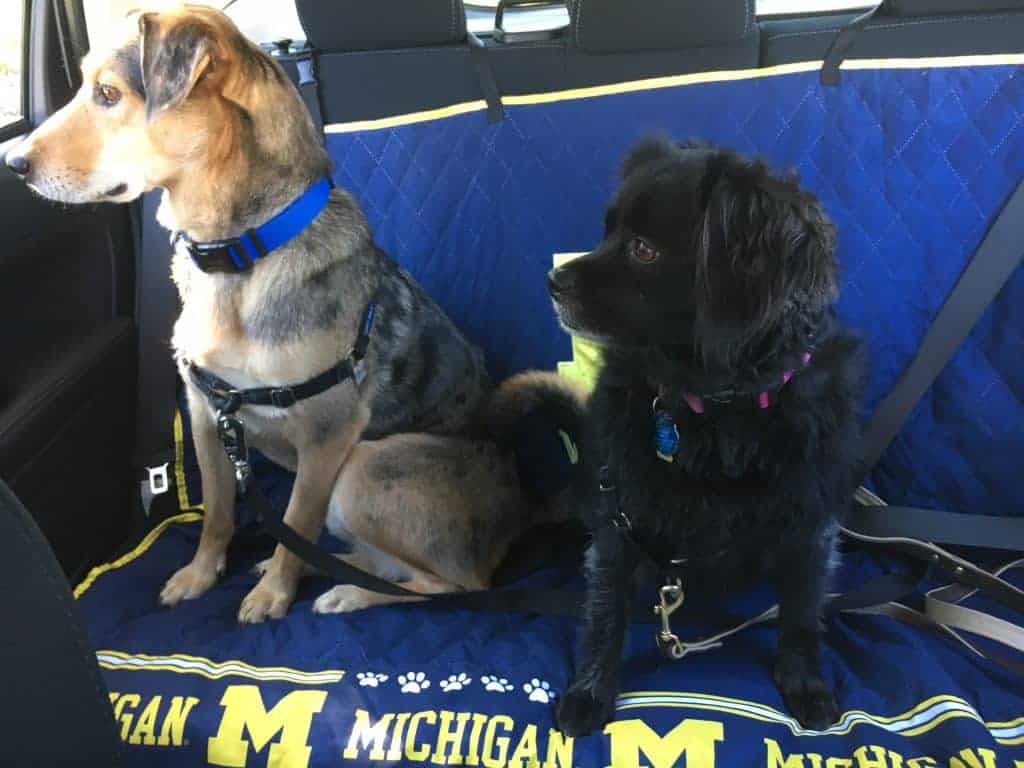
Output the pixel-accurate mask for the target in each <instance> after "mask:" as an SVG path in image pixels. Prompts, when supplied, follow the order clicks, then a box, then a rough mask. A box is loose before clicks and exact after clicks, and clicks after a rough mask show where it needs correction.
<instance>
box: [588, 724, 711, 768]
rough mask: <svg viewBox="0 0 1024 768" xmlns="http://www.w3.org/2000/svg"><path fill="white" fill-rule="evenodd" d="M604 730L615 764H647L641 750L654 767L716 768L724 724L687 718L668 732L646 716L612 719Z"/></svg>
mask: <svg viewBox="0 0 1024 768" xmlns="http://www.w3.org/2000/svg"><path fill="white" fill-rule="evenodd" d="M604 732H605V733H607V734H608V736H609V737H610V740H611V744H610V746H611V753H612V766H613V767H614V768H643V767H644V766H646V765H647V764H646V763H641V762H640V753H641V752H643V754H644V755H645V756H646V757H647V759H648V760H649V761H650V766H651V768H675V766H681V765H685V766H686V768H715V744H717V743H718V742H720V741H722V739H723V738H724V736H723V732H724V729H723V727H722V724H721V723H716V722H713V721H709V720H683V721H682V722H681V723H679V725H677V726H676V727H675V728H673V729H672V730H671V731H669V732H668V733H666V734H665V735H664V736H659V735H658V734H657V733H655V732H654V731H653V730H651V727H650V726H649V725H647V723H645V722H644V721H643V720H620V721H617V722H613V723H609V724H608V725H607V726H606V727H605V729H604ZM684 755H685V756H686V762H685V763H683V762H682V757H683V756H684Z"/></svg>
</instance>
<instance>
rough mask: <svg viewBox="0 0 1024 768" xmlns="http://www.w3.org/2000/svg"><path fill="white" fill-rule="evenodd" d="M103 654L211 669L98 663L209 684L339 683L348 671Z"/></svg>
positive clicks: (199, 658) (185, 657)
mask: <svg viewBox="0 0 1024 768" xmlns="http://www.w3.org/2000/svg"><path fill="white" fill-rule="evenodd" d="M100 654H102V655H105V656H113V657H115V658H118V659H124V660H125V661H128V662H131V661H133V660H135V659H139V660H141V661H146V662H154V661H155V662H160V661H167V662H171V661H174V660H179V661H185V662H195V663H201V664H205V665H207V666H209V667H212V668H213V670H214V671H212V672H211V671H210V670H206V669H196V668H192V669H187V668H183V667H181V666H177V665H175V664H171V663H165V664H160V663H157V664H152V663H148V664H144V665H139V666H136V667H132V666H128V665H121V664H114V663H111V662H108V661H105V660H102V659H100V660H99V665H100V666H101V667H103V668H104V669H110V670H118V671H128V672H173V673H175V674H179V675H198V676H200V677H205V678H207V679H208V680H217V679H220V678H222V677H229V676H232V675H233V676H238V677H249V678H252V679H254V680H270V679H278V680H285V681H288V682H295V683H309V684H323V683H331V682H339V681H340V680H341V679H342V678H343V677H344V676H345V670H343V669H324V670H320V671H318V672H304V671H302V670H299V669H292V668H290V667H257V666H253V665H252V664H246V663H245V662H244V661H238V660H236V659H228V660H225V661H214V660H213V659H207V658H205V657H202V656H189V655H187V654H183V653H175V654H169V655H163V656H151V655H149V654H145V653H134V654H129V653H123V652H121V651H109V650H102V651H97V655H100ZM228 667H237V669H229V668H228Z"/></svg>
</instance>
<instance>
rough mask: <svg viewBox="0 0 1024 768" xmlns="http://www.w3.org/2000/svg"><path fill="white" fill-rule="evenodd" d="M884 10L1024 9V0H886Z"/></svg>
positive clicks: (917, 12)
mask: <svg viewBox="0 0 1024 768" xmlns="http://www.w3.org/2000/svg"><path fill="white" fill-rule="evenodd" d="M883 11H884V12H885V13H886V14H888V15H890V16H939V15H942V14H946V13H987V12H991V11H1024V0H886V3H885V7H884V8H883Z"/></svg>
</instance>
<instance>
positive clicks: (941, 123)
mask: <svg viewBox="0 0 1024 768" xmlns="http://www.w3.org/2000/svg"><path fill="white" fill-rule="evenodd" d="M506 112H507V119H506V120H504V121H503V122H501V123H498V124H495V125H489V124H487V123H486V121H485V118H484V115H483V113H472V114H468V115H462V116H458V117H453V118H448V119H443V120H437V121H433V122H427V123H419V124H414V125H407V126H402V127H397V128H389V129H382V130H376V131H363V132H359V133H352V134H330V135H329V136H328V146H329V148H330V151H331V153H332V156H333V157H334V159H335V161H336V165H337V167H336V172H335V180H336V181H337V182H338V183H339V184H341V185H343V186H345V187H347V188H349V189H351V190H352V191H353V192H354V193H355V194H356V196H357V197H358V199H359V200H360V202H361V203H362V204H363V205H364V207H365V209H366V212H367V215H368V216H369V218H370V221H371V224H372V225H373V227H374V228H375V231H376V235H377V238H378V242H379V243H380V244H381V245H382V246H383V247H384V248H385V249H386V250H388V251H389V252H390V253H391V254H392V255H393V256H394V257H395V258H396V259H398V260H399V261H400V262H401V263H402V264H403V265H404V266H406V267H407V268H408V269H410V271H412V272H413V274H414V275H415V276H416V277H417V278H418V279H419V280H421V281H422V282H423V284H424V285H425V286H426V287H427V289H428V290H429V291H430V292H431V293H432V294H433V295H434V296H436V297H437V298H438V299H439V301H440V302H441V303H442V305H443V306H444V307H445V308H446V309H447V310H448V311H449V312H450V313H451V315H452V316H453V318H454V319H455V320H456V322H457V323H459V325H460V326H462V327H463V328H465V329H466V331H467V332H468V333H469V335H470V336H471V337H472V338H473V339H474V340H475V341H477V342H478V343H480V344H481V345H482V346H483V347H484V348H485V350H486V352H487V354H488V357H489V359H490V361H491V364H492V368H493V371H494V373H495V374H496V375H499V376H503V375H506V374H508V373H510V372H513V371H516V370H520V369H523V368H526V367H531V366H543V367H547V368H550V367H553V366H554V365H555V363H556V362H557V361H558V360H560V359H566V358H567V357H568V355H569V342H568V339H567V338H566V336H565V334H564V333H562V332H561V331H560V330H559V329H558V327H557V325H556V323H555V320H554V316H553V314H552V311H551V307H550V302H549V300H548V298H547V294H546V290H545V281H544V274H545V273H546V272H547V270H548V269H549V268H550V264H551V255H552V254H553V253H556V252H566V251H579V250H585V249H586V248H589V247H592V246H593V245H594V244H595V243H596V242H597V241H598V239H599V238H600V234H601V223H602V219H603V211H604V206H605V204H606V202H607V201H608V199H609V198H610V196H611V194H612V192H613V189H614V186H615V183H616V176H617V164H618V162H619V161H620V158H621V157H622V154H623V153H624V152H625V151H626V149H627V148H628V147H629V145H630V144H632V143H633V142H634V141H635V140H637V139H638V138H639V137H641V136H643V135H645V134H648V133H651V132H657V131H661V132H664V133H668V134H670V135H673V136H677V137H687V136H697V137H701V138H705V139H710V140H713V141H716V142H720V143H723V144H727V145H730V146H732V147H735V148H736V149H739V150H741V151H743V152H749V153H759V154H763V155H765V156H766V157H767V158H768V159H770V160H771V161H772V163H773V164H774V165H775V166H776V167H779V168H795V169H797V170H798V171H799V172H800V174H801V177H802V179H803V181H804V183H805V184H806V185H807V186H808V187H809V188H811V189H812V190H814V191H815V192H816V193H817V194H818V195H820V196H821V198H822V200H823V201H824V203H825V205H826V208H827V210H828V211H829V213H830V215H831V216H832V217H833V219H834V220H835V222H836V225H837V226H838V228H839V233H840V245H839V254H840V259H841V261H842V264H843V295H842V299H841V302H840V311H841V313H842V315H843V316H844V318H845V319H846V320H847V321H848V322H849V323H850V324H851V325H852V326H853V327H855V328H857V329H859V330H860V331H861V332H862V333H863V335H864V337H865V340H866V342H867V345H868V350H869V362H870V380H869V388H868V397H867V401H866V403H865V405H866V408H867V409H868V410H870V408H872V407H873V406H874V405H875V404H876V403H877V402H878V400H879V399H880V398H881V397H883V396H884V395H885V394H886V393H887V392H888V391H889V390H890V388H891V387H892V385H893V383H894V382H895V380H896V378H897V377H898V376H899V374H900V372H901V371H902V370H903V369H904V367H905V366H906V364H907V363H908V361H909V360H910V358H911V357H912V355H913V353H914V351H915V350H916V348H917V346H918V344H919V342H920V340H921V338H922V336H923V334H924V332H925V330H926V328H927V327H928V325H929V323H930V322H931V320H932V318H933V317H934V316H935V314H936V313H937V311H938V309H939V307H940V306H941V304H942V302H943V300H944V299H945V297H946V296H947V294H948V293H949V291H950V289H951V288H952V286H953V284H954V283H955V282H956V279H957V277H958V276H959V274H960V272H961V271H962V270H963V267H964V265H965V264H966V262H967V259H968V258H969V256H970V254H972V253H973V251H974V250H975V248H976V247H977V245H978V243H979V242H980V240H981V238H982V237H983V235H984V233H985V231H986V228H987V226H988V224H989V222H990V221H991V220H992V218H993V216H994V215H995V214H996V213H997V212H998V210H999V209H1000V208H1001V206H1002V205H1003V203H1004V201H1005V200H1006V198H1007V197H1008V195H1009V193H1010V192H1011V191H1012V189H1013V187H1014V185H1015V184H1016V183H1017V181H1018V180H1019V179H1020V177H1021V174H1022V172H1024V140H1022V139H1024V134H1022V121H1024V82H1022V78H1021V76H1020V70H1019V68H1018V67H1015V66H991V67H969V68H967V67H964V68H943V69H927V70H878V71H847V72H844V74H843V84H842V85H841V86H840V87H838V88H823V87H821V86H820V85H819V84H818V82H817V73H802V74H791V75H784V76H776V77H766V78H760V79H754V80H744V81H737V82H730V83H707V84H701V85H690V86H685V87H675V88H667V89H661V90H652V91H643V92H637V93H630V94H620V95H612V96H603V97H598V98H591V99H582V100H574V101H564V102H556V103H551V104H543V105H531V106H513V107H506ZM1022 335H1024V278H1022V276H1021V273H1020V271H1018V273H1017V274H1016V275H1015V276H1014V277H1013V278H1011V281H1010V283H1009V284H1008V285H1007V286H1006V287H1005V288H1004V290H1003V291H1002V293H1001V295H1000V296H999V298H998V299H997V301H996V302H995V303H994V305H993V306H992V307H991V308H990V309H989V311H988V312H987V313H986V315H985V317H984V318H983V319H982V321H981V322H980V323H979V325H978V327H977V328H976V329H975V330H974V332H973V333H972V335H971V338H970V339H969V340H968V342H967V343H965V344H964V346H963V347H962V348H961V349H960V350H959V352H958V353H957V355H956V356H955V358H954V359H953V361H952V362H951V363H950V365H949V366H948V367H947V368H946V370H945V371H944V372H943V374H942V376H941V377H940V379H939V380H938V381H937V382H936V384H935V385H934V386H933V387H932V388H931V390H930V391H929V392H928V394H927V396H926V397H925V398H924V400H923V401H922V402H921V403H920V404H919V406H918V407H917V408H916V409H915V412H914V414H913V415H912V416H911V418H910V419H909V421H908V423H907V425H906V427H905V429H904V430H903V432H902V433H901V434H900V436H899V438H898V439H897V440H896V442H895V443H894V444H893V445H892V446H891V447H890V449H889V451H888V452H887V453H886V455H885V457H884V459H883V462H882V464H881V465H880V467H879V468H878V469H877V470H876V472H875V473H874V475H873V481H874V484H875V485H876V488H877V490H878V491H879V492H880V493H881V494H882V495H883V496H884V497H885V498H887V499H888V500H890V501H891V502H900V503H909V504H918V505H931V506H938V507H941V508H945V509H954V510H959V511H968V512H979V513H986V514H1012V513H1015V512H1016V513H1021V512H1024V485H1022V484H1021V483H1019V482H1018V481H1017V478H1016V471H1017V470H1018V469H1019V466H1018V465H1019V459H1015V458H1014V457H1019V456H1020V455H1022V453H1024V428H1022V427H1024V404H1022V399H1024V364H1022V362H1021V360H1020V350H1022V349H1024V345H1022V341H1024V339H1022V338H1021V337H1022Z"/></svg>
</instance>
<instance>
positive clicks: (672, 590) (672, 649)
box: [654, 579, 686, 661]
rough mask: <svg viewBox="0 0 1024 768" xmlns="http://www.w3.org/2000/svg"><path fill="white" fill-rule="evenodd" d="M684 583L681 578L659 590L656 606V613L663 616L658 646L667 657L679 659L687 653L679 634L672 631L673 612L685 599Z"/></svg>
mask: <svg viewBox="0 0 1024 768" xmlns="http://www.w3.org/2000/svg"><path fill="white" fill-rule="evenodd" d="M685 597H686V596H685V594H684V593H683V583H682V582H681V581H680V580H679V579H673V580H672V581H671V582H669V583H668V584H666V585H665V586H663V587H662V588H661V589H659V590H658V605H656V606H654V614H655V615H656V616H658V617H660V618H661V631H659V632H658V636H657V637H658V648H659V649H660V650H661V652H662V653H663V654H664V655H665V657H666V658H668V659H672V660H674V661H678V660H679V659H681V658H683V656H685V655H686V648H685V647H684V646H683V641H682V640H680V639H679V636H678V635H676V634H675V633H673V632H672V614H673V613H675V612H676V611H677V610H679V607H680V606H681V605H682V604H683V600H684V599H685Z"/></svg>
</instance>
